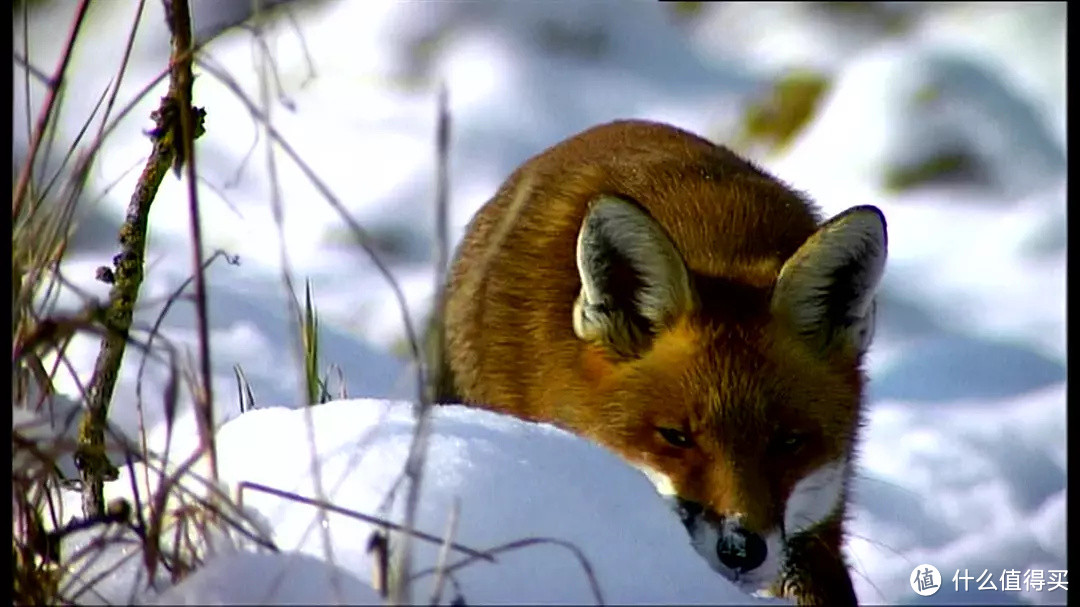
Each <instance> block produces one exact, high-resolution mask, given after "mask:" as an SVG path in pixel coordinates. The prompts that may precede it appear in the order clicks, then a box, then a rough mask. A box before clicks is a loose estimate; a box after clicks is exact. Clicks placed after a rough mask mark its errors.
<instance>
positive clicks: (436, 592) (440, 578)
mask: <svg viewBox="0 0 1080 607" xmlns="http://www.w3.org/2000/svg"><path fill="white" fill-rule="evenodd" d="M460 514H461V501H460V500H458V499H456V498H455V499H454V503H453V504H452V505H451V506H450V516H449V517H448V518H447V521H446V535H445V539H444V541H443V545H442V546H441V547H440V548H439V557H438V559H437V560H436V562H435V588H434V589H432V591H431V601H430V603H431V605H438V604H439V599H440V598H442V589H443V584H444V583H445V582H446V578H447V573H446V560H447V559H448V558H450V542H451V541H453V539H454V534H456V533H457V523H458V516H459V515H460Z"/></svg>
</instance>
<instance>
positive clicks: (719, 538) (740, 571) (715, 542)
mask: <svg viewBox="0 0 1080 607" xmlns="http://www.w3.org/2000/svg"><path fill="white" fill-rule="evenodd" d="M673 502H674V507H675V511H676V513H677V514H678V515H679V519H680V520H681V521H682V523H683V526H684V527H686V531H687V533H689V534H690V537H691V540H692V543H693V544H694V547H695V548H697V550H698V552H700V553H702V556H704V557H705V559H706V560H707V561H708V562H709V563H710V564H711V565H712V566H713V568H714V569H717V570H719V571H720V572H721V573H723V574H724V575H725V576H726V577H727V578H728V579H731V580H732V581H735V582H748V581H750V580H751V579H752V580H753V581H757V580H758V579H759V578H761V579H762V580H765V579H766V578H770V577H771V576H774V575H775V573H776V572H775V571H769V572H765V571H761V572H758V571H757V570H758V569H759V568H761V567H762V565H764V564H765V562H766V560H767V557H769V556H770V554H769V552H770V551H769V546H768V544H767V542H766V540H765V538H764V537H762V536H761V534H759V533H757V532H755V531H753V530H751V529H747V528H746V527H745V526H743V524H742V522H741V520H740V519H741V517H738V516H717V515H714V514H712V513H710V512H708V511H707V510H706V509H705V508H704V507H703V506H702V505H701V504H699V503H697V502H692V501H689V500H685V499H682V498H674V500H673ZM774 556H775V555H774ZM772 560H773V561H775V560H776V559H775V558H774V559H772ZM717 565H721V566H720V567H718V566H717ZM755 574H757V575H755ZM748 578H750V579H748Z"/></svg>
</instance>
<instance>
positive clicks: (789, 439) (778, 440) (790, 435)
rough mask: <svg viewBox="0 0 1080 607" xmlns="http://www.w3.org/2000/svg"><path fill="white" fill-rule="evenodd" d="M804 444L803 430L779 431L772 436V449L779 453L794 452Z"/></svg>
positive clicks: (804, 435)
mask: <svg viewBox="0 0 1080 607" xmlns="http://www.w3.org/2000/svg"><path fill="white" fill-rule="evenodd" d="M805 444H806V433H805V432H798V431H788V432H780V433H778V434H776V435H775V436H774V437H773V450H774V451H778V452H780V453H796V452H798V451H799V449H801V448H802V446H803V445H805Z"/></svg>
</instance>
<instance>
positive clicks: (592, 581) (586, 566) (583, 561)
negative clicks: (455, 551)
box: [411, 537, 604, 605]
mask: <svg viewBox="0 0 1080 607" xmlns="http://www.w3.org/2000/svg"><path fill="white" fill-rule="evenodd" d="M537 544H554V545H556V546H562V547H563V548H566V549H567V550H569V551H570V552H571V553H573V555H574V557H575V558H576V559H577V561H578V563H579V564H580V565H581V568H582V570H583V571H584V572H585V577H586V579H587V580H588V582H589V589H590V590H591V591H592V595H593V600H595V601H596V604H597V605H603V604H604V595H603V593H601V592H600V583H599V582H598V581H597V579H596V573H595V572H594V571H593V568H592V564H591V563H590V562H589V559H588V557H586V556H585V553H584V552H582V551H581V549H580V548H578V547H577V546H576V545H575V544H573V543H572V542H568V541H566V540H560V539H557V538H551V537H527V538H523V539H520V540H514V541H512V542H507V543H506V544H502V545H501V546H496V547H495V548H491V549H490V550H487V551H485V552H484V555H486V556H488V557H494V556H495V555H497V554H500V553H503V552H511V551H514V550H521V549H522V548H527V547H529V546H535V545H537ZM477 560H479V559H478V558H477V557H475V556H467V557H465V558H463V559H461V560H460V561H457V562H456V563H453V564H451V565H447V566H446V567H444V568H443V570H444V572H445V573H446V574H449V573H453V572H454V571H457V570H458V569H461V568H462V567H466V566H468V565H471V564H472V563H475V562H476V561H477ZM437 572H438V570H437V569H436V568H435V567H429V568H427V569H424V570H422V571H419V572H417V573H416V575H414V576H412V578H411V579H412V580H417V579H420V578H422V577H425V576H429V575H433V574H435V573H437Z"/></svg>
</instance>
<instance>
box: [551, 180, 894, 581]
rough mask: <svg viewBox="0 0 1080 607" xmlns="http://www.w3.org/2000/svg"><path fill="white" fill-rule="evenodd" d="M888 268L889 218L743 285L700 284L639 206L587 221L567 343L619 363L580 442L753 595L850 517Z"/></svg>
mask: <svg viewBox="0 0 1080 607" xmlns="http://www.w3.org/2000/svg"><path fill="white" fill-rule="evenodd" d="M885 257H886V227H885V220H884V217H883V216H882V214H881V212H880V211H879V210H878V209H876V208H874V207H871V206H861V207H854V208H851V209H849V210H847V211H845V212H843V213H841V214H839V215H837V216H836V217H833V218H832V219H831V220H829V221H827V222H825V223H824V224H823V225H821V226H820V228H819V229H818V230H817V231H816V232H815V233H813V235H812V236H810V238H809V239H807V240H806V241H805V243H803V244H802V245H801V246H800V247H799V248H798V249H797V250H796V252H795V253H794V254H793V255H791V256H790V257H788V258H787V259H786V260H781V261H778V262H777V263H778V266H779V267H776V268H770V269H768V270H767V272H768V274H769V275H770V276H775V278H773V279H772V281H771V284H768V285H748V284H746V283H745V282H743V281H738V280H733V279H727V278H724V277H716V276H706V275H702V274H699V273H695V272H694V271H692V270H691V269H690V268H688V267H687V264H686V263H685V262H684V260H683V258H682V256H681V255H680V253H679V250H678V249H677V247H676V246H675V245H674V244H673V242H672V240H671V239H670V238H669V237H668V235H667V233H665V231H664V229H663V228H662V227H661V226H660V225H659V224H658V223H657V222H656V221H655V220H654V219H653V218H652V217H651V216H650V215H649V214H648V213H647V212H646V211H645V210H644V209H643V208H642V207H640V206H638V205H637V204H635V203H634V202H631V201H629V200H625V199H621V198H619V197H614V196H602V197H599V198H597V199H596V200H594V201H593V202H592V203H591V204H590V205H589V207H588V210H587V211H586V214H585V218H584V221H583V222H582V225H581V229H580V232H579V234H578V239H577V252H576V261H577V269H578V274H579V276H580V279H581V290H580V294H579V295H578V297H577V299H576V301H575V302H574V306H573V312H572V314H573V318H572V321H573V330H574V333H575V334H576V336H577V337H578V339H580V340H583V341H585V342H588V343H589V344H591V345H592V346H593V347H591V348H590V349H589V351H590V352H593V353H596V352H600V353H602V355H603V356H604V357H605V358H606V359H607V360H608V361H613V362H614V364H612V365H611V366H610V367H609V368H611V369H612V372H610V373H605V374H604V379H603V381H602V385H601V390H600V391H599V392H600V393H599V394H597V400H596V402H595V403H594V406H595V407H596V408H597V409H599V410H600V411H601V414H600V415H598V416H596V417H595V418H594V419H595V420H596V421H595V423H596V424H603V425H604V426H605V427H604V428H602V429H601V428H595V429H594V430H592V431H590V430H589V429H588V428H583V431H584V433H586V434H594V435H596V436H603V437H608V440H605V441H604V442H606V443H607V444H609V445H610V444H617V445H623V446H624V447H622V452H621V455H622V456H624V457H625V458H627V459H628V460H630V461H631V462H633V463H634V464H635V465H637V466H638V467H639V468H640V469H641V470H642V471H643V472H644V473H645V474H646V475H647V476H648V477H649V478H650V480H652V481H653V483H654V484H655V485H656V487H657V489H658V491H659V492H660V493H661V494H663V495H664V496H666V497H667V498H669V499H670V501H671V503H672V505H673V507H674V508H675V510H676V512H677V513H678V514H679V516H680V518H681V519H682V522H683V524H684V525H685V526H686V528H687V530H688V531H689V534H690V537H691V543H692V544H693V545H694V547H695V548H696V549H697V551H698V552H699V553H700V554H701V555H702V556H703V557H704V558H705V559H706V560H707V561H708V562H709V563H710V565H711V566H712V567H713V568H714V569H715V570H717V571H719V572H720V573H722V574H724V575H725V576H726V577H728V578H729V579H731V580H733V581H735V582H736V583H738V584H739V585H740V586H741V587H742V588H744V589H745V590H748V591H758V590H768V589H769V588H770V587H772V586H773V585H774V584H777V583H782V579H781V578H782V577H783V575H782V571H784V569H785V567H786V566H787V558H788V553H789V550H790V549H791V548H792V546H794V545H796V544H797V542H795V541H794V540H795V539H796V538H799V537H800V536H806V534H810V533H814V532H816V531H817V530H819V529H820V528H821V527H822V526H823V525H826V524H829V523H832V524H835V525H839V523H840V520H841V518H842V516H843V506H844V503H845V500H846V482H847V479H848V477H849V475H850V470H851V455H852V450H853V443H854V441H855V436H856V432H857V430H858V426H859V423H860V405H861V401H862V386H863V378H862V371H861V362H862V358H863V354H864V353H865V352H866V349H867V347H868V346H869V344H870V340H871V338H872V335H873V329H874V312H875V303H874V292H875V289H876V287H877V284H878V281H879V279H880V277H881V275H882V272H883V270H884V264H885ZM658 403H660V404H658ZM613 434H618V435H620V436H621V439H620V440H618V441H612V440H610V437H611V436H612V435H613ZM836 556H837V557H839V555H836Z"/></svg>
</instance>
